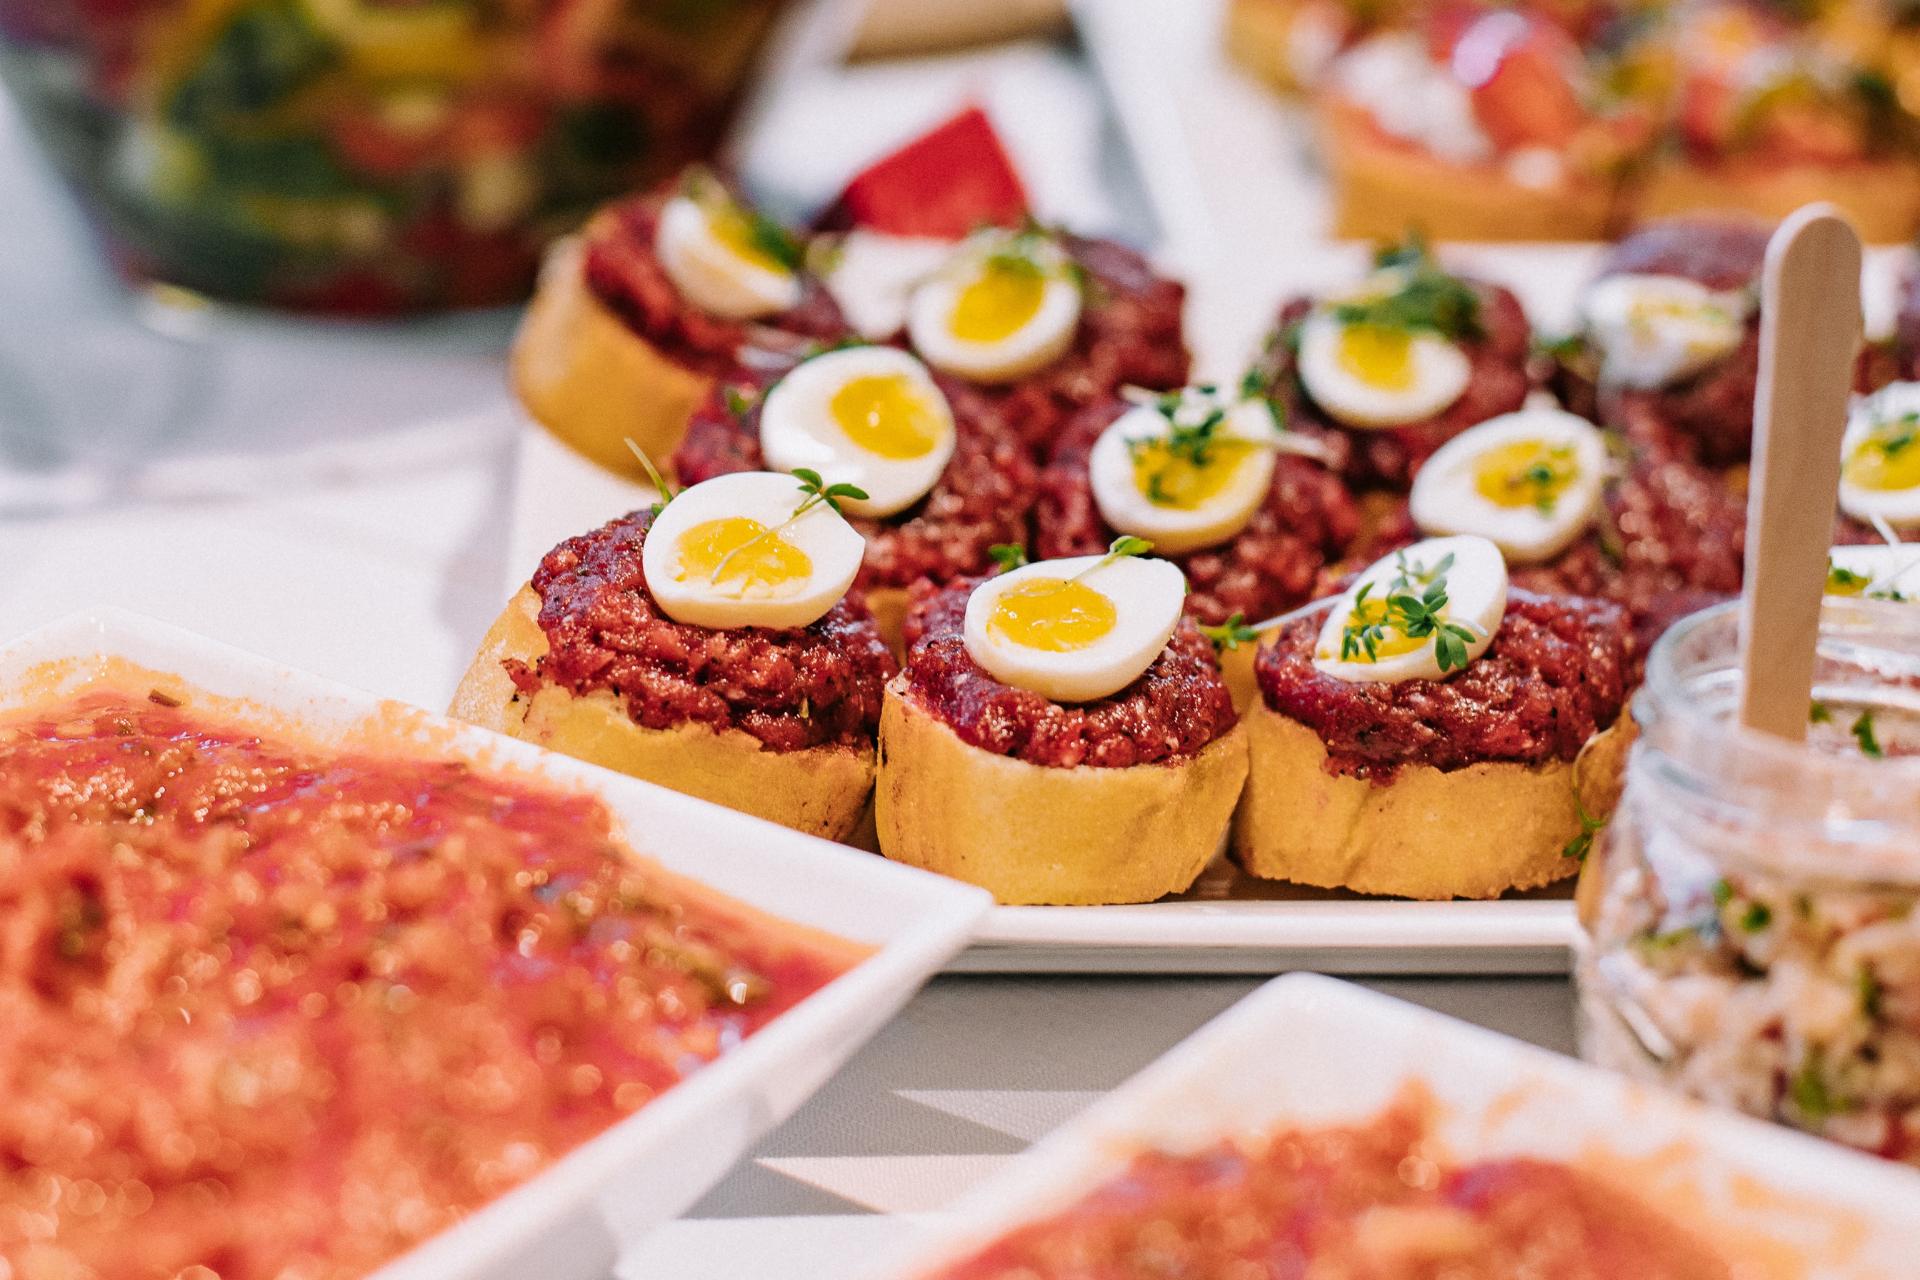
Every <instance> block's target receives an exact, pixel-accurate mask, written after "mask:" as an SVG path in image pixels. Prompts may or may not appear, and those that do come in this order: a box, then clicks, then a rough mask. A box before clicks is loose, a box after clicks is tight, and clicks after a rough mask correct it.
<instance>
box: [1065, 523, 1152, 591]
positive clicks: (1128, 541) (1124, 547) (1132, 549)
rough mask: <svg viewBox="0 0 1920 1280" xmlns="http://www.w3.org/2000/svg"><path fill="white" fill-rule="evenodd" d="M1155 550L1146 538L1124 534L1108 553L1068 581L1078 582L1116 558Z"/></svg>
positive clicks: (1140, 554) (1109, 548) (1121, 558)
mask: <svg viewBox="0 0 1920 1280" xmlns="http://www.w3.org/2000/svg"><path fill="white" fill-rule="evenodd" d="M1151 550H1153V544H1152V543H1151V542H1149V541H1147V540H1146V539H1145V538H1136V537H1134V536H1133V535H1132V534H1130V533H1127V534H1122V535H1121V536H1119V537H1118V538H1115V539H1114V540H1113V542H1112V543H1111V544H1109V545H1108V547H1107V554H1105V555H1103V556H1101V557H1100V558H1099V559H1098V560H1096V561H1094V562H1093V563H1092V564H1090V565H1088V566H1087V567H1086V568H1084V569H1082V570H1081V571H1080V572H1078V573H1076V574H1074V575H1073V576H1072V577H1071V578H1068V579H1067V581H1068V582H1078V581H1080V579H1082V578H1084V577H1087V576H1088V575H1089V574H1094V573H1098V572H1100V570H1102V569H1104V568H1106V567H1107V566H1108V565H1110V564H1112V563H1113V562H1114V561H1115V560H1125V559H1126V558H1127V557H1128V556H1143V555H1145V554H1147V552H1149V551H1151Z"/></svg>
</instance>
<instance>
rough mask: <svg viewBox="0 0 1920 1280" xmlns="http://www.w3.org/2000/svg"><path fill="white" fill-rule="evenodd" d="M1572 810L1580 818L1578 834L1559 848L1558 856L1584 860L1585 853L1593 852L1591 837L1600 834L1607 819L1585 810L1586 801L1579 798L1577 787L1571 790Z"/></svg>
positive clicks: (1577, 860)
mask: <svg viewBox="0 0 1920 1280" xmlns="http://www.w3.org/2000/svg"><path fill="white" fill-rule="evenodd" d="M1573 811H1574V814H1575V815H1576V816H1577V817H1578V818H1579V819H1580V834H1579V835H1576V836H1575V837H1574V838H1573V839H1571V840H1569V841H1567V843H1566V847H1565V848H1563V849H1561V850H1560V856H1561V857H1563V858H1572V859H1573V860H1574V861H1575V862H1585V861H1586V860H1587V855H1588V854H1589V853H1592V852H1593V838H1594V837H1595V836H1597V835H1599V834H1600V832H1601V830H1602V829H1603V828H1604V827H1605V826H1606V825H1607V820H1606V819H1605V818H1596V817H1594V816H1593V815H1592V814H1590V813H1588V812H1587V806H1586V803H1585V802H1584V801H1582V800H1581V799H1580V791H1579V788H1577V787H1576V788H1575V789H1574V792H1573Z"/></svg>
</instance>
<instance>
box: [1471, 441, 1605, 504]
mask: <svg viewBox="0 0 1920 1280" xmlns="http://www.w3.org/2000/svg"><path fill="white" fill-rule="evenodd" d="M1578 475H1579V467H1578V466H1577V465H1576V464H1575V462H1574V456H1573V446H1572V445H1567V444H1548V443H1547V442H1546V441H1544V440H1513V441H1510V442H1508V443H1506V444H1503V445H1499V446H1497V447H1495V448H1492V449H1489V450H1487V451H1486V452H1485V453H1483V454H1481V455H1480V457H1479V458H1478V460H1476V461H1475V462H1474V464H1473V487H1474V491H1475V492H1477V493H1478V494H1479V495H1480V496H1481V497H1483V498H1485V499H1486V500H1487V501H1488V502H1491V503H1493V504H1494V505H1495V506H1497V507H1536V508H1538V509H1539V510H1541V511H1543V512H1550V511H1552V510H1553V508H1554V505H1555V504H1556V503H1558V502H1559V501H1560V495H1561V494H1563V493H1565V492H1566V491H1567V487H1568V486H1569V485H1571V484H1572V483H1573V482H1574V479H1575V478H1576V477H1577V476H1578Z"/></svg>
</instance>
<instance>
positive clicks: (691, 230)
mask: <svg viewBox="0 0 1920 1280" xmlns="http://www.w3.org/2000/svg"><path fill="white" fill-rule="evenodd" d="M718 198H719V197H715V199H718ZM713 218H714V213H713V209H712V207H711V205H710V204H709V203H707V202H703V201H700V200H696V199H694V198H693V197H692V196H688V195H677V196H674V197H673V198H672V199H670V200H668V201H667V203H666V205H665V207H664V208H662V209H661V210H660V221H659V224H658V227H657V229H656V230H655V232H654V252H655V253H657V254H658V255H659V257H660V266H661V267H662V269H664V270H665V271H666V273H667V278H668V279H670V280H672V281H673V284H674V287H675V288H677V289H678V290H680V292H681V293H682V294H684V295H685V296H686V299H687V301H689V302H691V303H693V305H694V306H696V307H699V308H700V309H701V310H702V311H706V312H709V313H711V314H713V315H716V316H720V317H721V318H723V319H727V320H752V319H756V318H758V317H761V316H770V315H776V314H778V313H779V312H782V311H786V310H789V309H791V308H793V307H795V306H798V305H799V302H800V293H801V290H800V277H799V276H798V275H796V274H794V273H793V272H791V271H786V270H776V269H772V268H769V267H767V266H766V265H764V264H762V263H759V262H755V261H753V260H751V259H749V258H746V257H743V256H742V255H741V254H740V253H739V252H737V251H736V250H735V249H734V248H733V247H732V246H731V245H729V244H728V243H727V242H726V241H725V240H723V239H721V237H720V235H719V233H718V232H717V231H715V229H714V221H713Z"/></svg>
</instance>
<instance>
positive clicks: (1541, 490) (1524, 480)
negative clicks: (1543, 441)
mask: <svg viewBox="0 0 1920 1280" xmlns="http://www.w3.org/2000/svg"><path fill="white" fill-rule="evenodd" d="M1577 473H1578V467H1577V466H1576V464H1575V462H1574V457H1573V446H1572V445H1570V444H1556V445H1551V446H1549V447H1548V449H1547V452H1546V456H1545V457H1543V458H1536V459H1535V460H1534V461H1532V462H1530V463H1528V464H1527V465H1526V466H1525V467H1523V468H1521V470H1520V471H1519V472H1518V473H1517V474H1515V475H1511V476H1508V477H1506V479H1505V488H1506V489H1507V490H1508V491H1509V492H1510V493H1512V494H1513V495H1514V496H1515V497H1518V498H1522V499H1524V500H1525V501H1526V502H1528V503H1530V504H1531V505H1532V507H1533V509H1534V510H1535V511H1538V512H1539V513H1540V514H1541V515H1543V516H1550V515H1552V514H1553V509H1554V508H1555V507H1556V506H1558V505H1559V503H1560V498H1559V492H1560V490H1561V489H1564V488H1565V487H1566V486H1567V485H1568V484H1570V483H1572V481H1573V479H1574V476H1575V475H1576V474H1577Z"/></svg>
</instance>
